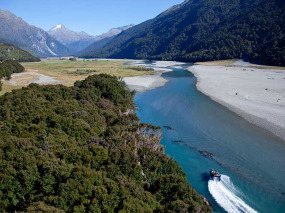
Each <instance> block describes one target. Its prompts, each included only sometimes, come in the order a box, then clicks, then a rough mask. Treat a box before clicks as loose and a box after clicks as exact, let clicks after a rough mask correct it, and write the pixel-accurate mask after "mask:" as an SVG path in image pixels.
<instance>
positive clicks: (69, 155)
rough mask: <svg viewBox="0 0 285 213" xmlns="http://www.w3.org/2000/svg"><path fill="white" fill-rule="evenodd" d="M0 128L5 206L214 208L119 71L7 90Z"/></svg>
mask: <svg viewBox="0 0 285 213" xmlns="http://www.w3.org/2000/svg"><path fill="white" fill-rule="evenodd" d="M0 129H1V131H0V155H1V158H0V212H5V211H6V212H21V211H25V212H108V213H109V212H154V211H155V212H209V211H210V209H209V207H208V206H206V205H204V204H203V198H202V197H201V196H200V195H198V194H197V192H196V191H195V190H193V189H192V188H191V186H190V184H189V183H188V182H187V181H186V175H185V174H184V173H183V171H182V169H181V167H179V165H178V164H177V163H176V162H175V161H174V160H173V159H170V158H169V157H168V156H167V155H165V154H164V151H163V148H162V147H161V146H160V145H159V141H160V128H158V127H154V126H150V125H147V124H140V123H139V119H138V117H137V116H136V114H135V113H134V104H133V96H132V94H131V93H130V92H129V91H128V90H126V89H125V84H124V83H123V82H122V81H118V79H117V78H116V77H111V76H109V75H105V74H100V75H94V76H90V77H88V78H87V79H86V80H84V81H80V82H79V81H78V82H76V83H75V85H74V86H73V87H65V86H62V85H56V86H55V85H54V86H52V85H49V86H39V85H37V84H30V85H29V86H28V87H26V88H23V89H20V90H14V91H13V92H11V93H6V94H5V95H3V96H2V97H0ZM193 172H195V171H193Z"/></svg>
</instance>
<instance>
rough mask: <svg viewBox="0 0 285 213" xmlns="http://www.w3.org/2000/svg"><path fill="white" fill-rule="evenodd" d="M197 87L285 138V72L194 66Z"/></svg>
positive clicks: (220, 102)
mask: <svg viewBox="0 0 285 213" xmlns="http://www.w3.org/2000/svg"><path fill="white" fill-rule="evenodd" d="M188 70H189V71H190V72H191V73H193V74H194V75H195V77H196V78H197V84H196V87H197V89H198V90H199V91H200V92H202V93H203V94H205V95H207V96H209V97H210V98H211V99H212V100H214V101H216V102H218V103H219V104H221V105H223V106H225V107H227V108H228V109H229V110H231V111H233V112H235V113H236V114H238V115H239V116H241V117H242V118H244V119H245V120H247V121H249V122H250V123H253V124H254V125H257V126H259V127H261V128H263V129H266V130H268V131H270V132H271V133H273V134H274V135H276V136H277V137H279V138H281V139H282V140H283V141H285V96H284V94H285V71H284V70H278V69H277V70H276V69H274V70H273V69H258V68H252V67H245V66H233V67H229V66H204V65H194V66H192V67H189V68H188Z"/></svg>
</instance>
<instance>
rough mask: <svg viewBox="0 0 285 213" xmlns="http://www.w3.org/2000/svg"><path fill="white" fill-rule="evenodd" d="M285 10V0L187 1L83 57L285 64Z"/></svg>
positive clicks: (82, 55)
mask: <svg viewBox="0 0 285 213" xmlns="http://www.w3.org/2000/svg"><path fill="white" fill-rule="evenodd" d="M282 11H284V3H283V2H282V1H269V0H239V1H234V0H229V1H218V0H211V1H210V0H200V1H197V0H196V1H194V0H187V1H185V2H183V3H182V4H180V5H176V6H174V7H171V8H169V9H168V10H166V11H165V12H163V13H161V14H159V15H158V16H156V17H155V18H154V19H150V20H147V21H145V22H143V23H141V24H139V25H136V26H134V27H132V28H130V29H128V30H126V31H124V32H122V33H121V34H119V35H117V36H115V37H114V38H113V39H112V40H111V41H110V42H109V43H107V44H106V45H104V46H103V47H101V48H100V49H96V50H92V51H89V52H85V53H83V54H81V55H80V56H81V57H86V56H88V57H95V58H96V57H100V58H101V57H106V58H130V59H155V60H177V61H189V62H196V61H210V60H221V59H232V58H246V59H248V60H250V61H253V62H259V63H266V64H270V65H283V66H284V65H285V53H284V41H285V38H284V34H285V32H284V29H285V26H284V23H285V21H284V19H285V18H284V13H282ZM276 43H277V44H276ZM270 44H274V45H275V46H274V45H273V47H272V45H270Z"/></svg>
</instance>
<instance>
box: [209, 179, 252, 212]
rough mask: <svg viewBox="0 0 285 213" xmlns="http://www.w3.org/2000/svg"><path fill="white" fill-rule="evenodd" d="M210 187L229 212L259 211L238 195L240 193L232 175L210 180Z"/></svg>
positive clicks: (217, 199)
mask: <svg viewBox="0 0 285 213" xmlns="http://www.w3.org/2000/svg"><path fill="white" fill-rule="evenodd" d="M208 188H209V191H210V193H211V195H212V196H213V197H214V199H215V200H216V201H217V203H218V204H219V205H220V206H221V207H223V208H224V209H225V210H226V211H227V212H230V213H240V212H243V213H257V211H255V210H254V209H253V208H251V207H250V206H249V205H247V204H246V203H245V202H244V201H243V200H242V199H241V198H240V197H239V196H238V194H239V193H238V191H237V189H236V188H235V187H234V185H233V183H232V182H231V181H230V177H228V176H226V175H222V178H221V181H213V180H209V182H208Z"/></svg>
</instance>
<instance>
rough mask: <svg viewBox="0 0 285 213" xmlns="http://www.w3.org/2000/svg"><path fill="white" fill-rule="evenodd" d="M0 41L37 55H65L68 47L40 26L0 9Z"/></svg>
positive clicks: (67, 52)
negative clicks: (30, 23)
mask: <svg viewBox="0 0 285 213" xmlns="http://www.w3.org/2000/svg"><path fill="white" fill-rule="evenodd" d="M0 29H1V30H0V41H3V42H6V43H11V44H14V45H16V46H17V47H20V48H21V49H24V50H26V51H28V52H30V53H31V54H33V55H34V56H37V57H50V56H65V55H68V54H69V51H68V49H67V48H66V47H65V46H64V45H63V44H61V43H60V42H59V41H57V40H56V39H54V38H53V37H52V36H50V35H49V34H48V33H47V32H45V31H44V30H42V29H41V28H38V27H35V26H33V25H29V24H28V23H27V22H25V21H24V20H23V19H22V18H19V17H17V16H15V15H14V14H12V13H10V12H8V11H4V10H0Z"/></svg>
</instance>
